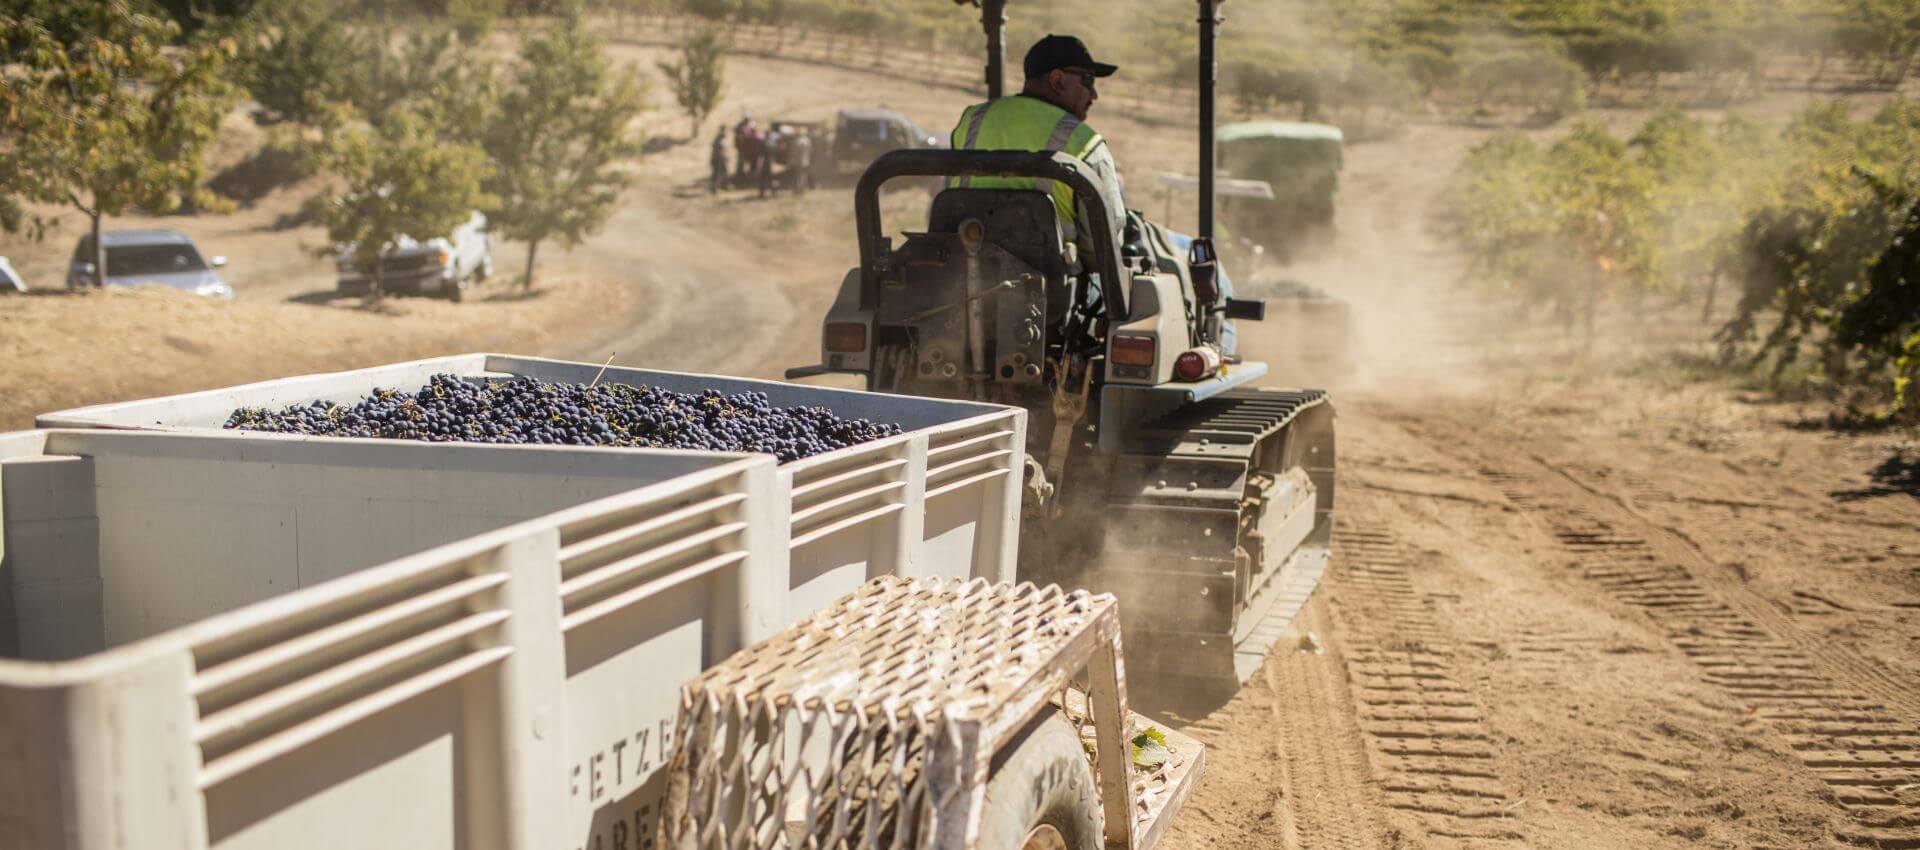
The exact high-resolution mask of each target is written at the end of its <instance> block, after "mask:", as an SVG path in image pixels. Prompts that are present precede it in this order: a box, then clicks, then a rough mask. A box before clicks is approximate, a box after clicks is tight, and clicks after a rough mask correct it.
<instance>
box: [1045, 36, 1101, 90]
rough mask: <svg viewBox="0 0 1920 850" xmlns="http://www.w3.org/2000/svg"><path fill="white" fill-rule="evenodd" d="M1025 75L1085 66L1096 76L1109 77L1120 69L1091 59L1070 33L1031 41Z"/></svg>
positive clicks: (1084, 47)
mask: <svg viewBox="0 0 1920 850" xmlns="http://www.w3.org/2000/svg"><path fill="white" fill-rule="evenodd" d="M1026 66H1027V77H1028V78H1029V79H1031V78H1033V77H1041V76H1045V75H1046V73H1047V72H1048V71H1053V70H1057V69H1060V68H1085V69H1087V70H1089V71H1092V72H1093V75H1094V76H1096V77H1110V76H1113V72H1115V71H1118V70H1120V67H1119V66H1117V65H1108V64H1106V63H1104V62H1095V61H1093V54H1092V53H1089V52H1087V46H1086V45H1085V44H1083V43H1081V41H1080V39H1077V38H1074V37H1073V36H1070V35H1049V36H1047V37H1046V38H1043V39H1040V40H1039V41H1036V42H1034V43H1033V46H1032V47H1030V48H1028V49H1027V60H1026Z"/></svg>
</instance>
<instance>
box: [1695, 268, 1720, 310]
mask: <svg viewBox="0 0 1920 850" xmlns="http://www.w3.org/2000/svg"><path fill="white" fill-rule="evenodd" d="M1719 290H1720V270H1719V269H1718V268H1716V269H1714V270H1713V272H1712V273H1711V274H1709V275H1707V298H1706V303H1704V304H1702V305H1701V307H1700V321H1702V322H1706V321H1711V320H1712V319H1713V296H1714V294H1715V293H1717V292H1719Z"/></svg>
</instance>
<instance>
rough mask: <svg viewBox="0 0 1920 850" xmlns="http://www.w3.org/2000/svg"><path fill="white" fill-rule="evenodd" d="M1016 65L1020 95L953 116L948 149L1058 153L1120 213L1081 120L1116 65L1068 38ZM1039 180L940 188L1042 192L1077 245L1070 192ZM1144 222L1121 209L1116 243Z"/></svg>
mask: <svg viewBox="0 0 1920 850" xmlns="http://www.w3.org/2000/svg"><path fill="white" fill-rule="evenodd" d="M1023 65H1024V70H1025V72H1026V82H1025V84H1024V85H1022V87H1021V89H1020V93H1019V94H1017V95H1013V96H1012V97H1003V98H1000V99H998V100H990V101H987V102H985V103H976V104H974V105H972V106H969V107H967V108H966V110H965V111H963V112H961V113H960V121H959V123H957V124H955V125H954V127H953V132H952V134H951V137H950V138H951V142H952V146H953V149H954V150H1019V151H1048V152H1053V153H1059V152H1065V153H1067V154H1070V155H1072V156H1073V157H1075V158H1076V159H1079V160H1080V161H1082V162H1085V163H1086V164H1087V165H1089V166H1092V167H1093V170H1094V172H1095V173H1096V174H1097V175H1098V176H1099V178H1100V180H1102V181H1103V182H1104V183H1105V184H1106V187H1107V188H1108V190H1110V191H1111V192H1112V193H1113V197H1114V198H1115V199H1119V200H1121V201H1122V203H1121V206H1122V208H1125V202H1124V199H1123V198H1122V193H1121V188H1122V186H1123V185H1124V184H1123V183H1122V181H1121V179H1120V167H1119V165H1118V163H1116V162H1115V161H1114V158H1113V152H1112V149H1111V148H1109V147H1108V145H1107V140H1106V138H1105V137H1103V136H1101V135H1100V134H1099V133H1098V132H1095V131H1094V129H1093V127H1092V125H1089V124H1087V123H1086V121H1087V113H1088V111H1089V110H1091V109H1092V107H1093V103H1094V101H1097V100H1099V99H1100V93H1099V91H1098V90H1097V88H1096V86H1097V83H1096V81H1097V80H1099V79H1100V78H1103V77H1109V76H1112V75H1113V74H1114V72H1116V71H1119V70H1120V68H1119V66H1116V65H1110V64H1107V63H1104V62H1098V61H1095V60H1094V58H1093V54H1092V53H1091V52H1090V51H1088V49H1087V46H1086V44H1085V43H1084V42H1082V41H1081V40H1080V39H1078V38H1076V37H1074V36H1071V35H1048V36H1046V37H1044V38H1042V39H1040V40H1039V41H1036V42H1034V44H1033V47H1031V48H1029V49H1028V50H1027V55H1026V59H1025V61H1024V62H1023ZM1045 183H1051V181H1047V180H1044V179H1038V178H1032V177H955V178H951V179H949V180H948V182H947V185H948V187H950V188H961V189H969V188H971V189H1031V190H1034V191H1039V192H1046V193H1047V194H1048V195H1050V196H1051V197H1052V198H1053V205H1054V209H1055V211H1056V212H1057V213H1058V215H1059V218H1060V221H1061V223H1062V225H1063V229H1064V231H1065V232H1064V233H1063V235H1064V236H1065V237H1066V238H1067V239H1069V240H1078V239H1079V238H1080V234H1079V231H1078V228H1079V223H1080V216H1079V211H1078V209H1076V207H1075V204H1074V199H1073V190H1072V189H1069V188H1067V187H1065V186H1060V185H1042V184H1045ZM1115 223H1116V224H1122V222H1120V221H1116V222H1115ZM1144 225H1145V221H1144V217H1142V216H1141V214H1140V213H1139V212H1138V211H1135V210H1130V209H1129V210H1127V215H1126V217H1125V219H1124V223H1123V228H1122V230H1121V231H1119V232H1116V233H1115V234H1114V237H1115V238H1114V242H1115V244H1119V245H1130V244H1137V243H1138V242H1139V241H1140V240H1141V238H1143V237H1142V234H1143V233H1144V231H1145V229H1146V228H1145V226H1144ZM1166 233H1167V237H1168V239H1169V241H1170V242H1171V243H1172V244H1173V246H1174V247H1175V248H1177V249H1178V250H1180V251H1182V252H1184V251H1186V250H1187V248H1188V247H1189V246H1190V245H1191V244H1192V242H1193V238H1192V237H1190V236H1186V235H1184V234H1181V233H1176V232H1174V231H1172V230H1168V231H1166ZM1218 280H1219V289H1220V292H1219V297H1220V299H1221V301H1222V303H1224V300H1225V299H1226V298H1228V297H1231V296H1232V295H1233V289H1232V285H1231V283H1230V282H1228V281H1227V279H1226V274H1225V272H1224V270H1223V271H1222V272H1221V274H1220V276H1219V278H1218ZM1219 342H1220V348H1221V350H1222V353H1224V354H1233V353H1234V333H1233V327H1232V323H1231V322H1223V323H1222V328H1221V338H1220V341H1219Z"/></svg>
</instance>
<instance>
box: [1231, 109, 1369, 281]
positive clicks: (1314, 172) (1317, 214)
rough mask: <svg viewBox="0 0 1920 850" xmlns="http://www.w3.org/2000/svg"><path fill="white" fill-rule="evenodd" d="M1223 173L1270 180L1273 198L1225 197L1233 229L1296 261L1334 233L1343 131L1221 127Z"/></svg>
mask: <svg viewBox="0 0 1920 850" xmlns="http://www.w3.org/2000/svg"><path fill="white" fill-rule="evenodd" d="M1218 139H1219V143H1220V168H1221V170H1223V171H1225V172H1226V173H1228V174H1231V175H1233V176H1234V177H1235V178H1238V179H1243V180H1260V181H1265V182H1266V183H1267V184H1268V185H1269V186H1272V187H1273V199H1272V200H1265V199H1261V198H1244V197H1232V196H1225V197H1222V198H1221V199H1220V212H1221V215H1222V217H1223V218H1224V219H1225V220H1226V224H1227V227H1228V229H1229V230H1231V231H1232V232H1233V233H1234V235H1235V236H1237V237H1238V238H1240V239H1245V240H1249V241H1252V242H1253V243H1255V244H1258V245H1260V246H1262V247H1264V248H1265V249H1266V252H1267V253H1268V254H1270V255H1273V256H1276V257H1282V258H1284V257H1290V256H1294V255H1296V254H1297V253H1298V252H1299V250H1300V249H1301V248H1302V247H1304V246H1306V245H1309V244H1311V243H1312V242H1313V241H1314V240H1316V239H1320V238H1323V237H1324V236H1325V235H1326V234H1328V233H1329V232H1331V231H1332V229H1333V195H1334V192H1335V191H1336V190H1337V189H1338V188H1339V182H1340V165H1341V147H1342V137H1341V134H1340V128H1338V127H1330V126H1328V125H1325V124H1304V123H1300V122H1295V121H1252V122H1247V123H1242V124H1228V125H1226V126H1224V127H1221V128H1220V133H1219V135H1218Z"/></svg>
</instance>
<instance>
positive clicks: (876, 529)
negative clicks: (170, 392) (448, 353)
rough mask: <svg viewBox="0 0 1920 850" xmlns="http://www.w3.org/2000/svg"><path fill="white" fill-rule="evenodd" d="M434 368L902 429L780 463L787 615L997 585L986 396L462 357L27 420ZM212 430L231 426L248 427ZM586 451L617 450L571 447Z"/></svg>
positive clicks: (1001, 420) (994, 478)
mask: <svg viewBox="0 0 1920 850" xmlns="http://www.w3.org/2000/svg"><path fill="white" fill-rule="evenodd" d="M440 373H452V374H457V375H463V376H468V377H510V376H524V377H529V378H535V379H539V380H545V381H563V382H570V383H588V382H591V381H593V380H595V378H596V376H598V379H599V380H601V381H605V382H612V383H620V384H635V385H641V384H646V385H653V386H659V387H664V388H667V389H671V390H674V391H676V392H685V393H697V392H699V391H701V390H706V389H714V390H719V391H720V392H723V393H729V394H731V393H737V392H745V391H749V390H753V391H759V392H763V393H766V394H767V396H768V398H769V400H770V401H771V402H772V403H773V404H776V405H781V406H794V405H810V406H819V407H825V408H827V409H829V410H832V411H833V412H834V413H836V414H839V415H840V416H843V417H849V418H852V417H860V418H865V419H871V420H875V421H880V422H892V423H895V424H898V425H899V426H900V427H901V428H902V430H904V431H905V432H906V433H904V434H902V435H901V436H898V437H894V438H889V439H885V440H876V441H873V442H869V443H863V444H861V445H857V446H851V447H848V448H845V449H841V450H839V451H836V452H832V453H829V454H824V455H818V456H815V457H811V458H806V459H804V460H799V461H795V462H793V463H788V464H783V465H781V466H780V473H779V474H780V479H781V482H782V483H783V484H784V485H785V488H786V490H787V492H788V494H789V498H790V501H791V505H790V509H789V510H788V511H787V512H786V514H787V517H788V519H789V522H790V529H789V535H790V536H789V545H790V548H791V549H792V553H793V555H792V569H791V572H790V574H789V575H790V581H791V583H792V584H791V586H790V587H789V597H788V599H787V614H788V616H789V617H792V618H796V619H797V618H799V617H802V616H805V615H807V614H810V613H812V612H814V611H817V610H819V609H820V608H822V607H824V606H825V605H826V604H827V603H828V602H830V601H832V600H834V599H837V598H839V597H840V596H841V595H843V594H845V593H848V592H851V591H852V590H853V589H854V588H856V587H858V586H859V585H860V584H861V583H862V582H864V581H865V580H866V579H868V578H871V577H873V576H877V575H886V574H898V575H906V576H915V577H921V576H939V577H945V578H974V577H983V578H986V579H988V580H990V581H1011V580H1012V579H1013V577H1014V563H1015V560H1016V557H1017V553H1018V546H1019V540H1018V537H1019V511H1020V486H1021V482H1022V478H1023V471H1024V470H1023V466H1024V464H1025V457H1026V445H1025V439H1026V437H1025V435H1026V412H1025V411H1024V410H1021V409H1019V408H1015V407H1006V406H1002V405H994V404H977V403H971V402H960V401H949V400H944V399H931V398H919V397H913V396H898V395H885V394H880V393H868V392H860V391H857V390H841V389H832V388H828V387H815V386H807V385H802V384H787V383H780V382H777V381H759V380H751V379H746V378H731V377H723V376H716V375H697V374H688V373H681V372H657V371H651V370H645V369H628V368H619V367H615V368H609V369H606V370H605V374H604V375H603V374H601V367H600V364H597V363H570V362H565V361H559V360H543V359H538V358H531V357H515V356H507V355H500V354H465V355H458V356H453V357H439V358H434V359H430V360H415V361H411V362H407V363H396V364H393V365H390V366H377V367H374V368H370V369H359V370H355V371H351V372H334V373H327V374H318V375H304V376H300V377H295V378H284V379H281V380H275V381H264V382H261V383H257V384H246V385H243V386H238V387H231V388H228V389H220V390H208V391H206V392H198V393H187V394H184V395H176V396H168V397H164V398H156V399H148V400H145V401H132V402H123V403H118V404H103V405H98V406H94V407H84V408H78V409H75V410H66V411H61V412H58V413H50V414H46V415H44V416H41V417H40V418H39V420H38V424H39V425H40V427H43V428H130V429H155V430H181V429H187V430H201V429H210V428H213V429H217V428H220V427H221V426H222V425H224V424H225V423H226V421H227V417H228V415H229V414H231V413H232V412H233V410H234V409H235V408H238V407H268V408H276V409H277V408H281V407H286V406H289V405H295V404H307V403H311V402H314V401H320V400H331V401H335V402H339V403H343V404H345V403H352V402H355V401H359V400H361V399H363V398H365V397H367V396H368V395H369V394H370V393H371V392H372V391H373V390H374V389H375V388H377V387H385V388H389V389H400V390H405V391H408V392H411V391H413V390H416V389H419V388H420V387H421V386H424V385H425V384H426V383H427V380H428V378H430V377H432V376H433V375H436V374H440ZM223 433H227V434H234V435H238V436H245V435H247V434H248V433H249V432H236V431H226V432H223ZM569 450H571V451H583V452H590V453H593V454H594V455H595V456H598V455H600V454H602V453H606V452H619V451H625V450H623V449H607V448H578V449H569Z"/></svg>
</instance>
